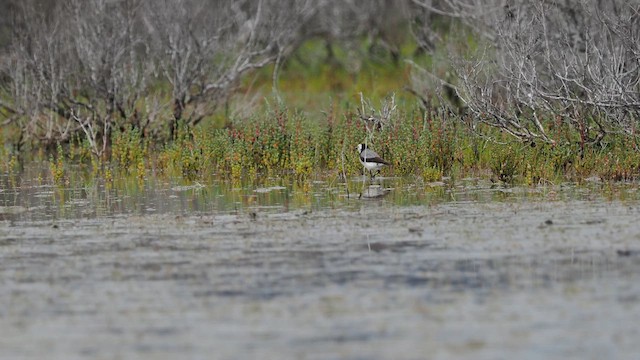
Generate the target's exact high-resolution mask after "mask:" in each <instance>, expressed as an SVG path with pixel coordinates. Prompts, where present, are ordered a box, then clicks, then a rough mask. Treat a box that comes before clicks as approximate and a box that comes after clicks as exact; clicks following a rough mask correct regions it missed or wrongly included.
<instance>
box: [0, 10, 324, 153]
mask: <svg viewBox="0 0 640 360" xmlns="http://www.w3.org/2000/svg"><path fill="white" fill-rule="evenodd" d="M314 9H315V6H314V5H313V2H312V1H311V0H285V1H279V0H259V1H250V0H244V1H232V0H218V1H205V0H163V1H153V0H58V1H51V2H46V1H40V0H25V1H24V2H22V3H20V4H18V5H16V10H15V12H14V14H13V16H12V19H13V20H12V21H13V23H14V24H15V25H16V26H14V27H13V32H14V39H13V41H12V42H11V45H10V50H9V51H8V52H7V53H6V54H5V55H4V56H2V57H0V61H1V68H0V71H1V73H2V74H3V76H4V77H6V81H3V82H2V83H1V84H0V85H1V86H0V91H2V94H1V95H0V116H2V117H3V118H4V120H5V122H6V123H13V124H15V125H17V126H18V127H19V128H20V129H21V130H22V133H23V134H25V138H24V140H25V141H37V142H40V143H44V144H49V145H54V144H55V143H57V142H65V141H69V139H71V138H72V137H73V136H75V135H76V134H81V135H82V136H83V137H84V138H85V139H86V141H88V143H89V144H90V147H91V149H92V151H93V152H94V154H95V155H96V156H103V155H105V154H106V152H107V151H108V149H109V142H110V138H111V132H112V130H113V129H114V128H126V127H127V126H134V127H137V128H139V129H140V130H141V133H143V134H144V133H145V131H146V130H147V128H148V127H149V126H150V124H151V123H152V122H153V121H157V120H158V119H160V118H162V117H161V116H159V115H158V114H159V113H160V112H162V108H163V107H164V108H165V110H170V111H169V112H171V113H172V114H173V116H172V117H170V118H169V119H168V120H169V125H170V130H171V133H172V135H173V134H174V133H175V130H176V128H177V124H178V123H179V122H184V123H186V124H187V125H195V124H197V123H198V122H199V121H201V119H202V118H203V117H205V116H207V115H208V114H211V113H212V111H214V110H215V109H216V108H217V107H218V106H219V105H220V103H221V102H222V101H223V100H224V99H225V98H226V97H227V96H228V95H229V93H230V92H231V91H232V90H233V88H234V86H235V85H237V84H238V82H239V79H240V78H241V76H242V75H243V74H245V73H246V72H248V71H250V70H253V69H257V68H260V67H262V66H265V65H266V64H269V63H271V62H274V61H277V60H278V59H279V58H280V57H282V56H284V55H286V53H287V52H288V51H291V49H292V44H294V43H296V41H297V40H296V38H297V37H298V36H300V34H301V32H300V31H299V27H300V26H301V24H302V23H304V22H305V21H306V20H307V19H308V18H309V17H310V16H312V15H313V13H314ZM167 84H169V87H170V94H163V93H162V91H161V90H158V89H162V88H163V87H165V86H166V85H167ZM167 95H168V98H169V99H170V104H166V105H165V104H163V102H166V101H164V100H163V96H164V97H167ZM164 119H165V120H166V119H167V117H164Z"/></svg>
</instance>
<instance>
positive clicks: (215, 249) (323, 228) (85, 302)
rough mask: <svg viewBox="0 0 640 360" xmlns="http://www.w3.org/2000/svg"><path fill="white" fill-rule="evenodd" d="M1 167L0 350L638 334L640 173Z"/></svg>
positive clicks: (282, 352)
mask: <svg viewBox="0 0 640 360" xmlns="http://www.w3.org/2000/svg"><path fill="white" fill-rule="evenodd" d="M3 184H4V185H3V187H2V188H1V190H2V191H0V209H1V210H0V217H1V218H2V221H0V358H2V359H45V358H46V359H75V358H91V359H118V358H123V359H125V358H126V359H130V358H138V359H175V358H186V359H247V358H260V359H288V358H293V359H434V358H435V359H459V358H463V359H515V358H517V359H603V358H607V359H609V358H610V359H613V358H616V359H635V358H637V354H638V353H640V345H639V344H638V343H637V339H638V338H640V327H638V325H637V324H639V323H640V225H639V222H638V219H640V202H638V191H637V187H636V186H635V185H633V184H628V185H616V186H610V185H602V184H590V185H588V186H582V187H576V186H554V187H543V188H509V187H491V184H488V183H484V182H482V181H478V180H473V179H469V180H465V181H458V182H456V183H455V184H453V185H452V184H451V183H448V184H445V185H444V186H443V185H442V184H422V183H418V182H416V181H414V180H412V179H383V180H381V183H380V184H379V185H380V186H379V187H373V188H371V189H369V188H368V187H365V188H364V190H365V191H363V187H362V184H361V182H359V181H351V182H349V183H348V185H345V184H344V183H341V182H339V181H337V180H331V179H318V180H317V181H316V182H310V183H304V184H300V183H297V182H295V181H283V180H279V179H266V180H263V181H261V182H260V183H259V184H255V185H251V184H228V183H224V182H213V181H212V182H211V183H206V184H186V185H185V184H179V183H172V182H170V181H167V182H162V181H155V182H151V181H149V182H147V183H145V184H142V185H141V184H137V183H135V182H134V183H132V184H130V186H119V187H118V190H113V189H107V188H105V186H104V185H102V184H94V185H83V186H77V185H74V186H69V187H68V188H64V187H63V188H60V187H51V186H43V185H39V184H38V183H37V181H34V182H30V181H21V182H20V186H19V187H18V188H11V187H9V186H8V184H9V182H8V181H5V182H4V183H3ZM347 188H348V190H349V196H347Z"/></svg>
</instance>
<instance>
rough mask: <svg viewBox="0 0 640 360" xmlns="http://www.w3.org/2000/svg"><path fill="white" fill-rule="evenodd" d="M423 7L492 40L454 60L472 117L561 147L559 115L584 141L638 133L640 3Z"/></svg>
mask: <svg viewBox="0 0 640 360" xmlns="http://www.w3.org/2000/svg"><path fill="white" fill-rule="evenodd" d="M415 2H416V3H419V4H420V5H421V6H423V7H425V8H426V9H429V10H431V11H435V12H437V13H440V14H442V15H444V16H452V17H455V18H457V19H460V21H461V23H464V24H466V25H468V26H469V27H471V28H472V29H474V31H476V33H478V34H481V35H482V36H483V37H484V39H485V40H486V41H488V43H489V45H488V46H481V47H480V49H479V50H478V51H477V52H476V54H475V56H472V57H467V58H464V57H461V56H457V57H456V56H452V57H451V61H452V62H453V63H454V68H455V71H456V74H457V84H455V85H456V86H455V89H456V92H457V94H458V96H459V97H460V98H461V99H462V100H463V101H464V102H465V105H466V106H467V107H468V110H469V111H470V113H471V114H472V115H473V118H474V122H476V123H477V122H484V123H487V124H489V125H492V126H496V127H499V128H501V129H503V130H505V131H507V132H508V133H510V134H512V135H514V136H516V137H518V138H520V139H523V140H526V141H535V140H542V141H545V142H550V143H553V142H555V141H556V140H557V139H553V137H552V136H551V135H550V134H549V132H548V130H547V129H545V121H544V120H545V119H552V118H553V119H560V120H561V121H563V122H565V123H569V124H571V125H572V126H573V127H574V128H575V129H576V130H578V131H579V132H580V136H581V140H582V142H583V143H585V142H586V143H588V142H591V143H600V142H601V141H602V139H603V138H604V137H605V135H606V134H607V133H622V134H626V135H629V136H637V135H636V128H637V126H638V115H639V112H638V110H640V107H639V105H640V92H639V91H638V90H639V89H638V83H639V81H640V41H639V40H640V26H639V23H638V21H639V20H638V18H639V17H638V11H639V9H640V5H638V4H637V3H634V2H629V1H623V0H614V1H611V2H603V1H596V0H589V1H579V0H564V1H542V0H537V1H531V2H529V1H516V2H504V1H499V0H495V1H475V0H468V1H466V0H446V1H439V2H436V1H434V2H432V3H427V2H423V1H418V0H415Z"/></svg>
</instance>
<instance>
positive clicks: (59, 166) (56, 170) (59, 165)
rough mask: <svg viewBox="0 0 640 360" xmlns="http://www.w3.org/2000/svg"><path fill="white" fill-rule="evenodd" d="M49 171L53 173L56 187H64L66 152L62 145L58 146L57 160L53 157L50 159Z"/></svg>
mask: <svg viewBox="0 0 640 360" xmlns="http://www.w3.org/2000/svg"><path fill="white" fill-rule="evenodd" d="M49 170H50V172H51V177H52V179H53V182H54V183H55V184H56V185H62V184H63V183H64V176H65V172H64V152H63V150H62V146H61V145H60V144H58V146H57V156H56V157H55V158H54V157H53V156H51V157H50V158H49Z"/></svg>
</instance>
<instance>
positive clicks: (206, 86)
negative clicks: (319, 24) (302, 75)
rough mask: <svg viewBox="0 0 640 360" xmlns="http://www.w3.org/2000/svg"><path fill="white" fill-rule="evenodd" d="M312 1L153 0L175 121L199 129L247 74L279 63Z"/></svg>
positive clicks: (156, 39) (156, 49) (148, 18)
mask: <svg viewBox="0 0 640 360" xmlns="http://www.w3.org/2000/svg"><path fill="white" fill-rule="evenodd" d="M310 4H311V2H310V1H293V0H288V1H277V0H260V1H248V0H245V1H232V0H219V1H216V2H215V4H211V3H210V2H207V1H201V0H182V1H160V2H156V1H148V2H147V4H146V6H147V7H146V11H145V16H144V23H145V26H146V27H147V29H148V32H149V34H150V35H151V39H152V41H151V43H152V47H153V54H154V60H155V62H156V63H157V65H158V67H159V69H160V70H161V72H162V75H163V78H164V79H166V80H167V81H168V82H169V83H170V84H171V89H172V90H171V99H172V106H173V119H172V122H171V130H172V131H175V128H176V125H177V123H178V122H180V121H182V122H184V123H185V124H188V125H195V124H197V123H198V122H200V121H201V120H202V119H203V117H205V116H206V115H209V114H211V113H212V112H213V111H214V110H215V109H216V108H217V107H218V106H219V105H220V103H221V102H222V101H223V100H225V99H226V97H227V96H228V94H229V93H230V91H231V89H232V88H233V86H234V85H236V84H237V82H238V80H239V79H240V77H241V76H242V75H243V74H244V73H245V72H247V71H250V70H253V69H257V68H260V67H263V66H265V65H267V64H269V63H272V62H274V61H276V60H277V59H278V58H279V57H280V56H282V55H283V54H284V53H286V51H288V50H289V46H290V44H291V43H292V42H294V40H295V38H296V36H297V35H298V34H299V27H300V25H301V24H302V23H304V22H305V21H306V19H307V18H308V17H309V16H310V15H311V14H312V10H313V8H312V6H311V5H310Z"/></svg>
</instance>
